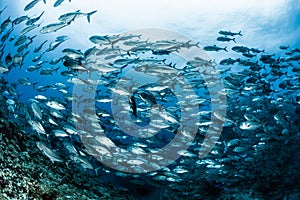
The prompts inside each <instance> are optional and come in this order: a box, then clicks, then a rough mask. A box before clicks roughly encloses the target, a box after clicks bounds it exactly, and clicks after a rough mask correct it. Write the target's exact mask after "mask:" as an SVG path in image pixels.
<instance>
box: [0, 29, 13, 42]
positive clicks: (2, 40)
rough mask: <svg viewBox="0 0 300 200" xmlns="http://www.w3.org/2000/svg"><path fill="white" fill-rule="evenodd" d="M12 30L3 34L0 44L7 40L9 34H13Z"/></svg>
mask: <svg viewBox="0 0 300 200" xmlns="http://www.w3.org/2000/svg"><path fill="white" fill-rule="evenodd" d="M13 30H14V29H13V28H11V29H9V30H8V31H7V33H5V34H4V35H3V36H2V37H1V42H3V43H4V42H5V41H6V40H7V38H8V37H9V35H10V34H11V32H13Z"/></svg>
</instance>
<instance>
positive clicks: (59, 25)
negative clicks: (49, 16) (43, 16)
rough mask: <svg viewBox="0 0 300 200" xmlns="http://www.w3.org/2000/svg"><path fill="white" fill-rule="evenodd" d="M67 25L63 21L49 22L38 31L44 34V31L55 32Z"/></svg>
mask: <svg viewBox="0 0 300 200" xmlns="http://www.w3.org/2000/svg"><path fill="white" fill-rule="evenodd" d="M68 25H69V24H68V23H65V22H58V23H53V24H49V25H47V26H44V27H42V29H41V30H40V33H42V34H46V33H51V32H56V31H58V30H60V29H62V28H64V27H66V26H68Z"/></svg>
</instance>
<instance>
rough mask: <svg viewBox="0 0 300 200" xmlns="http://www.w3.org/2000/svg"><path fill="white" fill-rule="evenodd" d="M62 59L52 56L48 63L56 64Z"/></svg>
mask: <svg viewBox="0 0 300 200" xmlns="http://www.w3.org/2000/svg"><path fill="white" fill-rule="evenodd" d="M61 60H62V58H53V59H52V60H51V61H50V62H49V64H50V65H56V64H57V63H59V62H60V61H61Z"/></svg>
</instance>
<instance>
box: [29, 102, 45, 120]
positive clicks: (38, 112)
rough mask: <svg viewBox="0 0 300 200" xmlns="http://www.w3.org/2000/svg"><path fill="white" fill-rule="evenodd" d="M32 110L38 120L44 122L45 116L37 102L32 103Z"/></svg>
mask: <svg viewBox="0 0 300 200" xmlns="http://www.w3.org/2000/svg"><path fill="white" fill-rule="evenodd" d="M31 109H32V111H33V114H34V117H35V118H36V119H38V120H42V117H43V114H42V111H41V108H40V106H39V104H38V103H37V102H32V104H31Z"/></svg>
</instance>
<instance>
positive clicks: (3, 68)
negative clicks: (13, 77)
mask: <svg viewBox="0 0 300 200" xmlns="http://www.w3.org/2000/svg"><path fill="white" fill-rule="evenodd" d="M8 71H9V69H8V68H7V67H6V65H4V63H0V74H3V73H5V72H8Z"/></svg>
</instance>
